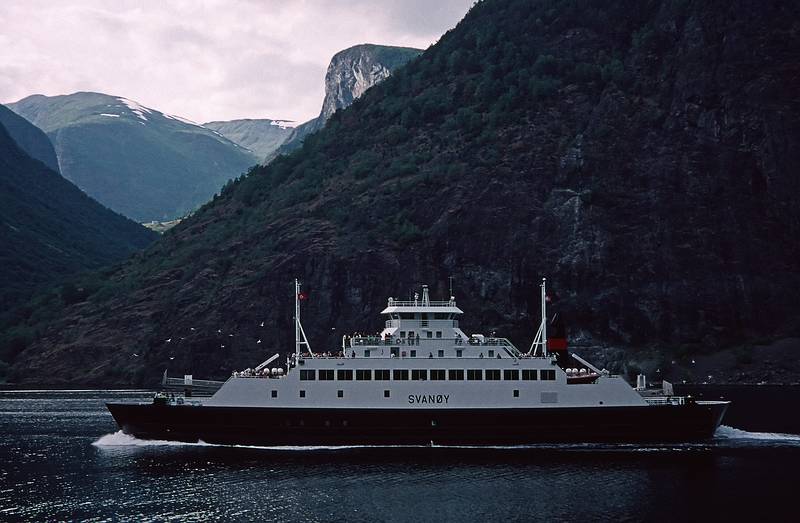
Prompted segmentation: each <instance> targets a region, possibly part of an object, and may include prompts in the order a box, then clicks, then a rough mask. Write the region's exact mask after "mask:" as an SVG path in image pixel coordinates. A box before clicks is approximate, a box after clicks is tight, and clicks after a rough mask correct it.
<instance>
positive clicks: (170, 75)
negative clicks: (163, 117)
mask: <svg viewBox="0 0 800 523" xmlns="http://www.w3.org/2000/svg"><path fill="white" fill-rule="evenodd" d="M472 3H473V0H405V1H400V0H395V1H393V0H339V1H335V0H281V1H278V0H265V1H256V0H251V1H248V0H242V1H238V2H232V1H224V0H205V1H190V0H175V1H163V0H162V1H155V0H152V1H133V0H116V1H109V0H105V1H104V0H75V1H71V2H58V1H54V0H49V1H43V0H3V1H2V2H0V20H2V28H0V101H2V102H6V103H7V102H12V101H16V100H18V99H20V98H23V97H25V96H28V95H30V94H35V93H39V94H45V95H57V94H67V93H72V92H75V91H97V92H103V93H108V94H114V95H119V96H125V97H127V98H131V99H134V100H137V101H139V102H140V103H142V104H144V105H147V106H150V107H153V108H156V109H159V110H162V111H166V112H168V113H172V114H178V115H181V116H184V117H187V118H190V119H192V120H195V121H198V122H204V121H209V120H227V119H233V118H284V119H292V120H297V121H299V122H301V121H305V120H308V119H310V118H313V117H314V116H316V115H317V113H318V112H319V109H320V105H321V104H322V98H323V80H324V77H325V68H326V67H327V65H328V61H329V60H330V58H331V56H333V54H334V53H336V52H337V51H340V50H342V49H345V48H347V47H350V46H352V45H356V44H361V43H378V44H386V45H401V46H408V47H419V48H423V49H424V48H426V47H428V46H429V45H431V44H432V43H434V42H435V41H436V40H438V38H439V37H440V36H441V35H442V34H443V33H444V32H445V31H447V30H448V29H450V28H452V27H453V26H455V24H456V23H457V22H458V21H459V20H460V19H461V18H462V17H463V16H464V15H465V14H466V12H467V11H468V10H469V7H470V6H471V5H472Z"/></svg>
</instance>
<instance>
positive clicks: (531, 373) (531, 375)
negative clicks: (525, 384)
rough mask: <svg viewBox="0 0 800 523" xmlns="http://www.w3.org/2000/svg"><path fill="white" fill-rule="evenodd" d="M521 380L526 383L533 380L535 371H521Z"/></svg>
mask: <svg viewBox="0 0 800 523" xmlns="http://www.w3.org/2000/svg"><path fill="white" fill-rule="evenodd" d="M522 379H523V380H528V381H531V380H535V379H536V369H522Z"/></svg>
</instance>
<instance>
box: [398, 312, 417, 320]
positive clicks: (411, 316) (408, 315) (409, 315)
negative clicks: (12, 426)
mask: <svg viewBox="0 0 800 523" xmlns="http://www.w3.org/2000/svg"><path fill="white" fill-rule="evenodd" d="M400 318H401V319H403V320H413V319H414V314H413V313H411V312H401V313H400Z"/></svg>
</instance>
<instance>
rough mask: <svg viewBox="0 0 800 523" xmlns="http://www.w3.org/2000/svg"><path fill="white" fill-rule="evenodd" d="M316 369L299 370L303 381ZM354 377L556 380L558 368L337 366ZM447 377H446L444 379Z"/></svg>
mask: <svg viewBox="0 0 800 523" xmlns="http://www.w3.org/2000/svg"><path fill="white" fill-rule="evenodd" d="M316 373H317V371H316V370H313V369H303V370H301V371H300V380H301V381H313V380H315V379H316V378H317V374H316ZM354 376H355V379H356V381H370V380H373V379H374V380H376V381H388V380H389V379H390V376H391V379H392V380H395V381H408V380H409V378H410V379H411V380H412V381H426V380H428V379H430V380H431V381H443V380H445V379H447V380H451V381H464V378H466V379H467V381H481V380H486V381H499V380H500V379H501V377H502V379H503V380H505V381H518V380H520V378H521V379H522V380H523V381H535V380H543V381H553V380H555V379H556V371H555V369H542V370H537V369H522V371H520V370H519V369H504V370H503V371H502V372H501V371H500V369H486V370H483V369H466V372H465V370H464V369H431V370H428V369H413V370H411V371H410V372H409V370H408V369H394V370H392V371H389V369H376V370H374V371H373V370H372V369H356V371H355V374H354V373H353V370H352V369H337V370H336V380H337V381H352V380H353V377H354ZM445 376H446V378H445ZM333 379H334V372H333V370H332V369H320V370H319V380H320V381H332V380H333Z"/></svg>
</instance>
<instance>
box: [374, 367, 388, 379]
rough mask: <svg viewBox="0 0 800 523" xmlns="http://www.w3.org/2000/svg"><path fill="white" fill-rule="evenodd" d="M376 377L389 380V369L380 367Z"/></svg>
mask: <svg viewBox="0 0 800 523" xmlns="http://www.w3.org/2000/svg"><path fill="white" fill-rule="evenodd" d="M375 379H376V380H380V381H389V369H378V370H376V371H375Z"/></svg>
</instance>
